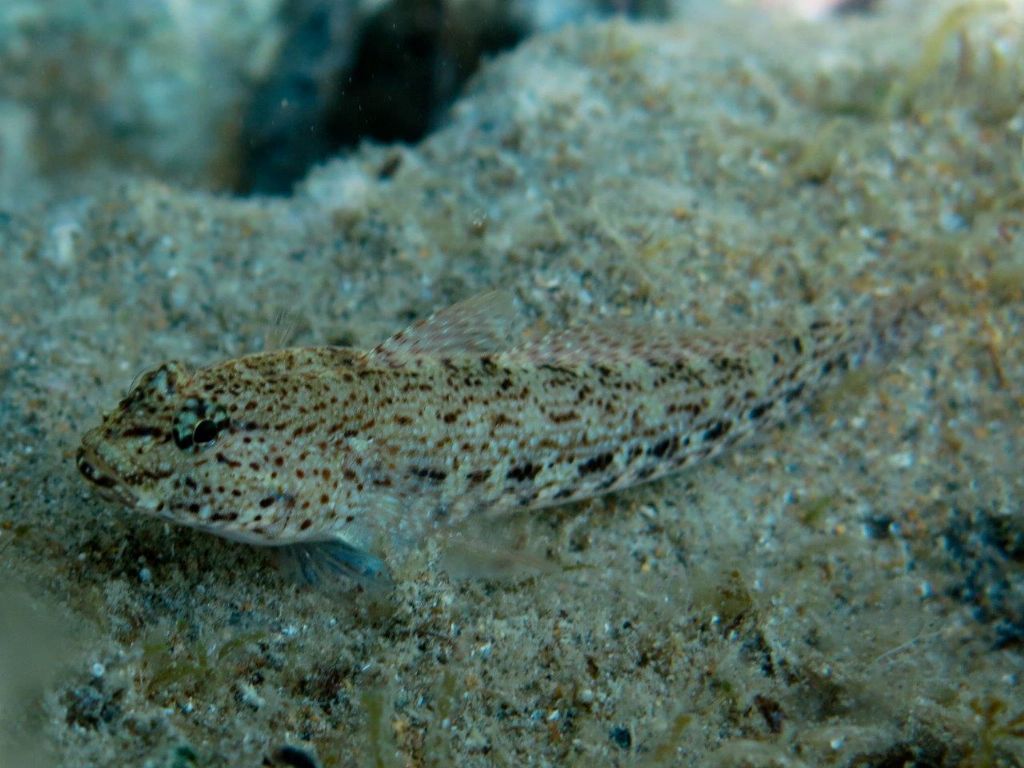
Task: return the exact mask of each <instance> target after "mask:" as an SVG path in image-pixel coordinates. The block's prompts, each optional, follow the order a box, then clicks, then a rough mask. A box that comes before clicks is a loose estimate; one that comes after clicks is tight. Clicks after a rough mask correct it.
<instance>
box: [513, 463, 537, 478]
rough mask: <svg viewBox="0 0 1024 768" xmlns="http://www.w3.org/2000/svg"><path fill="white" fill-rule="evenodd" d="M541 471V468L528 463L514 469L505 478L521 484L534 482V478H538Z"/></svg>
mask: <svg viewBox="0 0 1024 768" xmlns="http://www.w3.org/2000/svg"><path fill="white" fill-rule="evenodd" d="M540 469H541V468H540V467H539V466H537V465H536V464H531V463H530V462H526V463H525V464H520V465H519V466H517V467H512V469H510V470H509V471H508V474H506V475H505V477H506V478H508V479H509V480H516V481H519V482H521V481H523V480H533V478H535V477H536V476H537V473H538V472H540Z"/></svg>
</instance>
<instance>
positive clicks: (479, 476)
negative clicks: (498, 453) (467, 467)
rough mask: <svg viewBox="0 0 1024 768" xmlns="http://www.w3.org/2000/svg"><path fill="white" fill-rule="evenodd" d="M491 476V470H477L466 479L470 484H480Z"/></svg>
mask: <svg viewBox="0 0 1024 768" xmlns="http://www.w3.org/2000/svg"><path fill="white" fill-rule="evenodd" d="M490 476H491V470H489V469H479V470H477V471H476V472H470V473H469V474H468V475H467V476H466V477H467V478H468V479H469V482H471V483H474V484H475V483H482V482H483V481H484V480H486V479H487V478H489V477H490Z"/></svg>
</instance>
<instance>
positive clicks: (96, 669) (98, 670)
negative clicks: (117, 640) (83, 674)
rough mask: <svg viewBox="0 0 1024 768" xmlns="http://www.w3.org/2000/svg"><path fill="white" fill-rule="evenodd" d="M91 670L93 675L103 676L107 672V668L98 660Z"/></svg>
mask: <svg viewBox="0 0 1024 768" xmlns="http://www.w3.org/2000/svg"><path fill="white" fill-rule="evenodd" d="M89 671H90V672H92V676H93V677H103V675H104V674H106V671H107V668H106V667H104V666H103V665H102V664H100V663H99V662H98V661H97V662H96V663H95V664H93V665H92V667H90V669H89Z"/></svg>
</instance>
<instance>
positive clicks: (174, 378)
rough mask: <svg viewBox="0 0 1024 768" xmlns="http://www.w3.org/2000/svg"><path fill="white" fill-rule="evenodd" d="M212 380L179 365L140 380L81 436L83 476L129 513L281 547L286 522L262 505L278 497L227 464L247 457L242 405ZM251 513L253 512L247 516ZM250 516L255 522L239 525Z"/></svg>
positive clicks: (236, 463) (167, 365)
mask: <svg viewBox="0 0 1024 768" xmlns="http://www.w3.org/2000/svg"><path fill="white" fill-rule="evenodd" d="M212 377H215V373H211V372H210V371H209V369H204V370H199V371H193V370H192V369H191V368H190V367H189V366H187V365H186V364H184V363H181V362H177V361H171V362H167V363H164V364H162V365H160V366H158V367H156V368H154V369H152V370H149V371H146V372H144V373H142V374H140V375H139V376H138V377H137V378H136V380H135V382H134V383H133V385H132V386H131V388H130V390H129V392H128V394H127V395H126V396H125V397H124V398H123V399H122V400H121V401H120V402H119V403H118V405H117V407H116V408H115V409H114V410H113V411H111V412H109V413H107V414H106V415H105V416H104V418H103V421H102V423H101V424H100V425H99V426H98V427H95V428H94V429H91V430H89V431H88V432H86V433H85V435H84V436H83V437H82V443H81V446H80V447H79V449H78V453H77V457H76V464H77V466H78V471H79V472H80V473H81V474H82V476H83V477H84V478H85V479H86V480H87V481H88V482H89V483H90V484H91V485H92V486H93V488H94V489H95V490H96V491H97V492H98V493H99V495H101V496H102V497H104V498H107V499H109V500H113V501H116V502H118V503H120V504H122V505H124V506H126V507H128V508H130V509H133V510H136V511H139V512H142V513H146V514H150V515H154V516H157V517H161V518H164V519H167V520H170V521H172V522H175V523H180V524H183V525H188V526H191V527H194V528H200V529H202V530H205V531H209V532H211V533H215V534H218V535H221V536H226V537H228V538H233V539H240V540H244V541H249V542H250V543H275V539H274V537H275V534H276V533H277V532H278V530H277V529H278V528H280V527H282V526H283V524H284V521H283V520H280V519H279V518H278V517H276V516H275V512H277V514H280V513H279V512H278V511H277V510H266V511H264V510H261V509H260V504H259V500H261V499H265V498H273V494H272V492H270V491H268V489H267V486H266V483H265V480H264V479H263V478H262V477H258V476H256V475H255V474H254V473H253V472H252V471H250V470H249V469H248V467H245V468H244V469H243V467H242V463H241V462H239V461H237V460H229V459H227V458H226V454H227V453H231V454H233V455H235V456H238V455H239V454H242V453H248V451H245V450H243V445H242V442H243V440H245V436H244V429H242V428H240V425H238V424H236V423H233V420H232V419H231V418H230V416H229V413H230V412H232V411H236V410H237V409H238V405H237V403H234V402H233V400H232V399H231V398H232V396H231V395H230V393H229V392H228V391H227V390H225V389H224V388H223V387H219V386H217V385H216V384H217V383H216V381H215V379H214V378H212ZM244 447H245V448H248V446H244ZM253 500H255V501H253ZM250 502H251V503H250ZM267 506H270V505H269V504H267ZM248 507H251V508H253V509H254V510H255V511H251V512H243V510H245V509H247V508H248ZM245 514H247V515H249V517H251V518H255V520H243V519H241V518H242V517H243V515H245Z"/></svg>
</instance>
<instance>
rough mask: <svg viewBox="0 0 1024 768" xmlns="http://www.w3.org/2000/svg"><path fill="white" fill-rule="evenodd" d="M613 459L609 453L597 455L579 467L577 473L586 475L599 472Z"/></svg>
mask: <svg viewBox="0 0 1024 768" xmlns="http://www.w3.org/2000/svg"><path fill="white" fill-rule="evenodd" d="M613 458H614V457H613V456H612V455H611V454H610V453H599V454H598V455H597V456H593V457H591V458H589V459H587V460H586V461H584V462H582V463H581V464H580V465H579V468H578V471H579V473H580V474H581V475H588V474H590V473H591V472H600V471H601V470H603V469H606V468H607V467H608V465H609V464H611V463H612V459H613Z"/></svg>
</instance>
